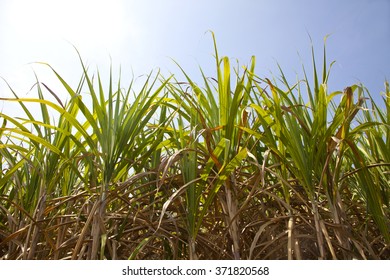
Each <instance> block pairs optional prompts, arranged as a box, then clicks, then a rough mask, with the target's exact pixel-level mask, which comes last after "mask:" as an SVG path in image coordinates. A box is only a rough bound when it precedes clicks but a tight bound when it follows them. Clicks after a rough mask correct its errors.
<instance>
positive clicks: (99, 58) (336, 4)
mask: <svg viewBox="0 0 390 280" xmlns="http://www.w3.org/2000/svg"><path fill="white" fill-rule="evenodd" d="M207 30H212V31H214V33H215V35H216V37H217V43H218V46H219V53H220V55H227V56H229V57H230V58H232V59H238V60H239V61H240V64H241V65H242V64H248V63H249V61H250V57H251V56H252V55H255V56H256V58H257V71H256V73H257V74H258V75H259V76H262V77H265V76H268V77H269V76H270V72H272V73H274V74H276V75H277V74H278V72H277V67H276V62H278V63H279V64H280V65H281V67H282V69H283V70H284V71H285V73H286V74H287V76H288V77H289V78H290V79H291V82H293V81H294V80H295V73H298V75H299V76H300V77H302V75H301V63H302V62H303V63H304V64H305V65H306V69H307V70H309V69H310V65H311V64H310V63H311V62H310V47H311V43H310V39H309V35H308V34H310V36H311V38H312V41H313V44H314V47H315V51H316V54H317V57H318V58H319V60H318V64H321V60H320V58H321V55H322V47H323V42H324V41H323V39H324V37H325V36H326V35H328V34H330V35H331V36H330V37H329V38H328V40H327V54H328V60H329V62H330V61H332V60H336V63H335V65H334V67H333V71H332V74H331V77H330V90H331V91H334V90H342V89H343V88H344V87H346V86H349V85H351V84H354V83H357V82H362V83H364V85H365V86H366V87H367V88H368V89H369V90H370V92H371V93H372V94H374V95H377V96H379V93H380V92H381V91H383V90H384V85H383V84H384V81H385V79H386V78H387V79H390V52H389V49H390V1H389V0H349V1H347V0H328V1H321V0H294V1H292V0H258V1H255V0H240V1H239V0H235V1H234V0H232V1H229V0H224V1H222V0H138V1H133V0H127V1H126V0H66V1H63V0H0V76H1V77H3V78H5V79H6V80H7V81H8V82H9V83H10V84H11V85H12V86H13V87H14V88H15V90H16V91H17V93H18V94H20V95H23V94H25V93H26V92H27V91H28V90H29V88H30V87H31V86H32V85H33V83H34V80H35V78H34V74H33V69H34V70H35V71H36V72H37V74H38V76H39V78H40V80H42V81H44V82H46V83H47V84H49V85H53V86H54V83H55V81H54V79H53V78H54V77H53V75H50V74H49V71H47V69H45V68H43V67H42V66H39V65H31V64H29V63H30V62H35V61H44V62H48V63H49V64H51V65H52V66H53V67H54V68H55V69H56V70H58V72H59V73H61V74H62V75H63V76H64V77H65V79H67V80H69V81H70V82H71V83H73V85H74V86H76V85H77V81H78V79H79V78H80V73H81V69H80V65H79V63H78V58H77V55H76V52H75V50H74V49H73V47H72V46H71V44H73V45H75V46H76V47H77V48H78V50H79V51H80V52H81V55H82V57H83V59H84V60H85V61H86V62H87V63H88V64H89V65H90V66H91V68H92V69H94V68H95V67H96V66H97V67H99V69H101V70H102V71H106V70H107V67H108V66H109V65H110V57H111V58H112V63H113V67H114V69H115V68H119V66H121V68H122V80H124V81H129V82H130V80H131V78H132V77H133V74H132V73H134V75H135V76H139V75H143V74H147V73H149V72H150V71H151V70H153V69H157V67H160V68H161V69H162V71H163V72H164V73H166V72H168V71H170V72H173V73H178V72H179V71H178V68H177V67H176V66H175V65H174V63H172V61H171V59H170V58H173V59H175V60H176V61H177V62H178V63H179V64H180V65H181V66H182V67H183V68H184V69H185V70H186V71H187V72H188V73H189V74H190V75H192V76H194V77H196V76H197V75H198V73H199V72H198V66H199V65H200V66H201V67H202V68H204V69H205V71H206V72H207V73H208V74H209V75H213V74H214V72H213V67H214V60H213V56H212V55H213V44H212V39H211V36H210V34H209V33H207ZM298 53H299V55H298ZM0 96H2V97H4V96H11V94H10V92H9V90H7V89H6V87H5V85H4V83H3V82H0ZM64 98H65V97H64ZM3 109H4V105H3V104H0V110H3Z"/></svg>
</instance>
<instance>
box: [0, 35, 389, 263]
mask: <svg viewBox="0 0 390 280" xmlns="http://www.w3.org/2000/svg"><path fill="white" fill-rule="evenodd" d="M214 42H215V41H214ZM215 59H216V74H215V76H214V77H207V76H206V75H205V74H204V73H203V72H202V76H203V81H201V82H200V83H198V82H195V81H193V80H192V79H191V77H189V76H188V75H187V74H186V72H184V70H183V69H181V68H180V66H179V68H180V69H181V70H182V72H183V74H184V75H185V77H186V80H185V81H178V80H176V79H175V76H171V77H169V78H164V77H162V75H160V74H159V73H157V74H156V75H153V74H151V75H150V76H148V78H147V79H146V81H145V83H144V85H143V87H142V88H140V89H138V90H134V88H135V87H134V86H133V83H132V84H131V85H130V86H129V87H128V88H127V89H124V88H123V87H122V84H121V81H120V80H119V81H117V82H115V83H114V82H113V81H112V74H110V76H109V77H108V80H105V82H107V84H108V85H107V86H103V84H104V83H103V82H102V77H101V76H100V74H99V73H97V74H96V75H95V76H91V75H90V74H89V71H88V70H87V68H86V66H85V64H84V63H83V61H82V60H81V59H80V61H81V66H82V70H83V75H82V78H81V80H80V83H79V85H78V86H77V87H72V86H71V85H69V84H68V83H67V82H66V81H65V80H64V79H63V78H62V77H61V76H60V74H58V72H57V71H56V70H54V69H52V68H51V67H50V66H49V65H47V67H50V68H51V69H52V71H53V74H54V75H55V76H56V77H57V78H58V80H59V81H60V82H61V84H62V86H63V89H64V90H65V91H66V92H67V94H69V97H68V98H67V101H66V102H65V101H64V100H61V99H60V98H59V94H57V93H55V92H54V91H53V90H52V89H51V88H50V87H49V86H48V85H46V84H45V83H42V82H40V81H37V84H36V88H37V93H38V97H37V98H24V97H23V98H21V97H18V95H17V93H15V92H14V91H13V90H12V87H10V92H12V93H13V94H14V95H15V98H1V100H3V101H5V102H17V103H19V104H20V106H21V109H22V111H23V115H19V116H10V115H7V114H3V113H0V126H1V127H0V135H1V139H0V159H1V165H0V168H1V170H0V259H198V258H199V259H352V258H356V259H389V258H390V248H389V245H390V233H389V227H390V220H389V213H390V210H389V206H390V205H389V198H390V172H389V171H390V114H389V113H390V89H389V86H388V84H387V83H386V90H385V93H384V96H383V100H384V104H385V107H384V109H383V108H379V107H378V106H377V105H376V103H375V102H374V101H373V99H372V98H371V96H370V94H369V92H368V91H367V90H366V89H365V88H364V87H363V86H362V85H352V86H349V87H346V88H345V89H344V90H343V91H337V92H331V93H328V89H327V82H328V77H329V69H328V66H329V65H327V63H326V61H325V50H324V62H323V69H322V75H319V74H318V71H317V70H316V66H315V63H314V54H313V69H314V72H313V77H314V79H313V81H309V80H308V78H307V75H306V72H305V70H304V79H302V80H299V81H297V82H296V83H295V84H289V83H288V81H287V79H286V78H285V76H284V75H283V72H281V73H280V77H279V78H270V79H268V78H262V77H260V76H258V75H257V74H255V58H254V57H253V58H252V60H251V63H250V65H249V66H248V67H242V68H239V67H237V68H232V67H231V66H230V61H229V59H228V58H227V57H222V58H220V57H219V55H218V52H217V48H216V47H215ZM232 70H234V71H232ZM200 71H202V70H200ZM85 92H87V93H85ZM44 96H46V97H51V98H52V99H53V101H50V100H51V99H50V98H45V97H44ZM32 103H33V104H38V105H39V107H40V112H41V115H40V116H37V115H36V114H34V113H32V112H31V109H29V108H30V107H29V106H30V105H31V104H32Z"/></svg>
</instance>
